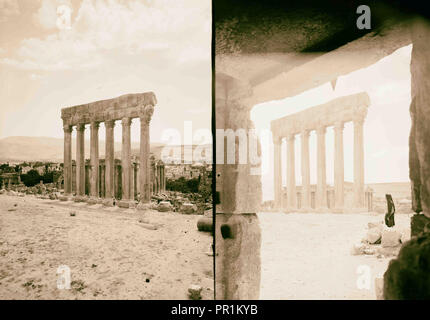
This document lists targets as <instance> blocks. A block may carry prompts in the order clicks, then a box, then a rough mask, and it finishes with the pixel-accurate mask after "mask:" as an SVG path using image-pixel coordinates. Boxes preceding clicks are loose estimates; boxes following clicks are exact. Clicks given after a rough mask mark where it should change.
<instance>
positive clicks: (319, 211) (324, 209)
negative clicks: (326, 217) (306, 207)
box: [315, 207, 331, 213]
mask: <svg viewBox="0 0 430 320" xmlns="http://www.w3.org/2000/svg"><path fill="white" fill-rule="evenodd" d="M315 212H318V213H329V212H331V210H330V209H329V208H328V207H320V208H316V209H315Z"/></svg>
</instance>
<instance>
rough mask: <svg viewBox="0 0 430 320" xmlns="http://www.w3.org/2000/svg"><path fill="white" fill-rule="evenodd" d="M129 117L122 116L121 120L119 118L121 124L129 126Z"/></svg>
mask: <svg viewBox="0 0 430 320" xmlns="http://www.w3.org/2000/svg"><path fill="white" fill-rule="evenodd" d="M131 120H132V119H131V118H129V117H127V118H122V120H121V124H122V126H123V127H124V126H126V127H127V126H131Z"/></svg>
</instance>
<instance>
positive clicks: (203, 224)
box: [197, 217, 213, 232]
mask: <svg viewBox="0 0 430 320" xmlns="http://www.w3.org/2000/svg"><path fill="white" fill-rule="evenodd" d="M212 227H213V220H212V218H208V217H201V218H200V219H199V220H198V221H197V229H198V230H199V231H208V232H211V231H212Z"/></svg>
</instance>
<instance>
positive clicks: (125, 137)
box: [121, 118, 131, 206]
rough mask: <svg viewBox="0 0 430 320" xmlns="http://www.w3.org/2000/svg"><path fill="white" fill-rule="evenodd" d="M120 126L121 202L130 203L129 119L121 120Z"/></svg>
mask: <svg viewBox="0 0 430 320" xmlns="http://www.w3.org/2000/svg"><path fill="white" fill-rule="evenodd" d="M121 124H122V151H121V167H122V200H123V201H122V202H123V204H124V206H125V202H127V201H128V202H130V200H131V194H130V177H131V140H130V127H131V118H123V119H122V121H121Z"/></svg>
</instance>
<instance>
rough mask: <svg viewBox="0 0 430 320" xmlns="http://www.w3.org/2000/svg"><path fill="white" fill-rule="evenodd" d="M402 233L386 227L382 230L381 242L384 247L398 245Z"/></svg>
mask: <svg viewBox="0 0 430 320" xmlns="http://www.w3.org/2000/svg"><path fill="white" fill-rule="evenodd" d="M401 236H402V235H401V233H400V232H399V231H397V230H391V229H385V230H383V231H382V236H381V244H382V247H384V248H386V247H397V246H399V245H400V244H401V242H400V239H401Z"/></svg>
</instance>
